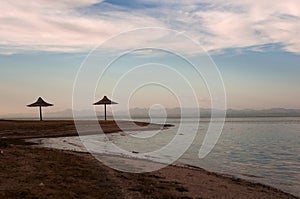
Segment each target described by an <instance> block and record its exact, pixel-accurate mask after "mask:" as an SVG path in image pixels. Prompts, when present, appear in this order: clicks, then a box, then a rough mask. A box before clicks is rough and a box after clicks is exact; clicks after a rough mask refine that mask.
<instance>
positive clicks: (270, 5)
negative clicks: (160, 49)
mask: <svg viewBox="0 0 300 199" xmlns="http://www.w3.org/2000/svg"><path fill="white" fill-rule="evenodd" d="M134 3H135V4H140V5H142V6H138V5H136V6H132V4H133V3H132V2H131V4H128V5H127V4H126V2H125V3H124V2H119V1H116V0H113V1H101V0H87V1H82V0H60V1H51V0H28V1H22V0H15V1H1V2H0V9H1V15H0V24H1V25H0V29H1V31H0V38H1V41H0V53H2V54H9V53H16V52H20V51H28V50H29V51H31V50H42V51H58V52H79V51H86V50H89V49H92V48H93V47H95V46H96V45H97V44H99V43H101V42H103V41H105V40H106V39H108V38H110V37H111V36H113V35H116V34H118V33H120V32H124V31H126V30H131V29H134V28H142V27H151V26H154V27H164V28H171V29H175V30H177V31H180V32H181V31H182V32H184V33H186V34H187V35H189V36H191V37H192V38H194V39H196V40H197V41H199V43H200V44H201V45H203V47H204V48H205V49H207V50H210V51H222V49H226V48H239V49H240V48H249V47H251V46H256V47H257V46H264V45H268V44H280V45H279V46H281V48H282V50H285V51H287V52H293V53H300V38H299V32H300V1H298V0H285V1H272V0H264V1H255V2H254V1H252V0H243V1H235V0H186V1H172V2H170V1H167V0H147V1H146V0H140V1H134ZM90 7H93V8H95V9H94V10H90V9H89V8H90ZM97 8H98V9H97ZM148 34H149V35H151V32H149V33H148ZM149 35H147V36H145V37H147V38H148V37H149ZM164 36H165V35H153V37H157V38H156V39H153V41H159V42H162V39H161V38H163V37H164ZM158 37H161V38H160V39H159V38H158ZM153 41H152V42H153ZM130 42H132V41H131V40H128V41H123V44H124V45H126V44H130ZM165 42H168V41H165ZM170 45H174V46H175V45H177V46H181V47H182V48H187V49H188V47H187V46H184V44H182V43H181V42H178V43H176V44H174V43H170ZM115 47H116V46H115ZM255 49H259V50H261V49H264V48H259V47H257V48H253V50H255ZM191 51H193V50H191Z"/></svg>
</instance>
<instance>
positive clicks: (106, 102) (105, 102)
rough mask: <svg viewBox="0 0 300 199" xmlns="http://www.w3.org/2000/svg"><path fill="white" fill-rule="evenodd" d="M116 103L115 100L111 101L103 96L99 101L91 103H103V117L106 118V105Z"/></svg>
mask: <svg viewBox="0 0 300 199" xmlns="http://www.w3.org/2000/svg"><path fill="white" fill-rule="evenodd" d="M107 104H108V105H112V104H118V103H117V102H113V101H111V100H110V99H108V98H107V97H106V96H104V97H103V98H102V99H101V100H100V101H98V102H96V103H94V104H93V105H104V119H105V120H106V105H107Z"/></svg>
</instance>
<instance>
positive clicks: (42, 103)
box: [27, 97, 53, 121]
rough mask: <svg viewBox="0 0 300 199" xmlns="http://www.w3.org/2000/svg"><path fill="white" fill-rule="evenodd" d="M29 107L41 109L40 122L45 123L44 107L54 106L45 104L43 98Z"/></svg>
mask: <svg viewBox="0 0 300 199" xmlns="http://www.w3.org/2000/svg"><path fill="white" fill-rule="evenodd" d="M27 106H28V107H40V121H43V114H42V107H48V106H53V104H49V103H47V102H45V101H44V100H43V99H42V98H41V97H39V98H38V100H37V101H36V102H34V103H32V104H29V105H27Z"/></svg>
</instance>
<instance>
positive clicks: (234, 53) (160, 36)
mask: <svg viewBox="0 0 300 199" xmlns="http://www.w3.org/2000/svg"><path fill="white" fill-rule="evenodd" d="M0 9H1V12H0V29H1V31H0V38H1V39H0V79H1V84H0V92H1V98H0V107H1V109H0V115H3V114H10V113H29V112H32V111H33V110H32V109H29V108H26V104H29V103H32V102H34V101H35V100H36V99H37V98H38V97H39V96H42V97H43V98H44V99H45V100H47V101H49V102H51V103H54V104H55V106H54V107H53V108H49V109H47V110H49V111H60V110H64V109H69V108H72V102H73V91H74V85H76V80H77V79H76V77H77V76H78V72H79V71H80V69H81V68H82V66H83V64H84V63H85V62H84V61H86V60H87V59H89V60H93V61H89V60H88V62H87V63H90V64H91V65H94V66H95V67H99V68H101V67H103V66H102V64H103V63H102V62H101V61H103V60H104V59H108V58H113V57H114V56H115V55H116V53H117V52H122V51H124V50H126V49H130V48H133V47H136V46H139V45H140V46H142V47H153V46H155V47H157V48H159V49H165V48H168V49H169V50H170V49H176V50H178V52H182V53H184V54H185V55H186V57H185V58H187V59H188V60H193V59H197V58H199V59H200V60H201V57H202V56H204V55H205V56H206V57H205V58H204V59H205V61H203V64H200V65H201V66H199V67H200V70H201V68H202V69H203V70H204V69H206V68H209V67H213V66H214V65H216V67H217V69H218V70H219V72H220V76H221V79H222V80H223V83H224V87H225V93H226V105H227V108H234V109H246V108H251V109H268V108H278V107H280V108H294V109H299V108H300V103H299V99H300V88H299V85H300V78H299V74H300V37H299V33H300V1H298V0H285V1H281V0H276V1H274V0H272V1H271V0H264V1H253V0H243V1H236V0H186V1H177V0H175V1H167V0H159V1H158V0H147V1H146V0H132V1H123V0H107V1H104V0H102V1H101V0H59V1H53V0H27V1H23V0H14V1H1V2H0ZM149 27H155V28H159V29H161V30H162V31H156V30H157V29H156V30H153V29H151V28H149ZM144 28H146V31H145V30H144V31H143V30H142V31H139V30H140V29H144ZM147 28H148V29H147ZM135 30H137V31H135ZM164 30H166V31H164ZM167 30H170V31H169V32H168V31H167ZM128 31H129V32H130V34H128ZM170 32H173V33H174V34H173V35H172V34H170ZM120 34H121V36H119V35H120ZM174 38H175V39H174ZM187 38H189V39H190V40H192V41H193V42H194V43H196V44H197V45H199V46H200V48H199V49H201V50H200V51H199V49H198V48H195V47H194V46H193V45H190V43H189V41H188V40H187ZM93 49H98V50H99V51H98V52H97V53H98V54H96V55H97V56H100V57H104V58H101V59H100V58H99V59H94V58H89V57H87V56H88V55H90V53H91V51H92V50H93ZM99 53H100V54H101V55H100V54H99ZM208 57H209V59H210V58H211V59H212V60H213V61H211V63H207V62H206V61H207V60H208ZM204 59H203V60H204ZM141 65H143V66H144V65H145V67H144V68H142V70H140V71H139V70H138V69H137V70H136V71H134V72H133V73H128V71H130V70H131V69H133V68H134V67H136V66H141ZM167 65H168V66H169V67H166V66H167ZM173 69H174V70H175V72H174V70H173ZM165 70H169V72H167V71H165ZM170 71H171V72H170ZM176 71H177V72H176ZM95 74H98V73H95ZM95 74H94V73H93V72H92V73H90V76H93V75H95ZM123 74H126V75H125V76H124V75H123ZM122 75H123V76H124V78H123V79H122V81H123V82H121V84H120V85H121V87H120V88H119V89H120V90H119V92H118V93H117V94H115V93H113V87H112V85H113V84H114V83H116V82H117V80H118V78H120V77H122ZM182 75H183V76H184V78H182ZM86 78H87V81H86V82H85V84H84V86H85V87H86V88H94V87H96V93H95V96H94V97H95V100H96V99H98V98H101V97H102V96H103V95H108V96H115V98H114V99H115V100H116V101H119V103H120V101H121V103H120V104H127V103H128V104H130V107H146V108H147V107H151V106H152V105H154V104H162V105H163V106H165V107H168V108H172V107H177V106H180V105H181V106H182V104H181V103H179V102H178V95H179V94H176V93H175V94H174V93H172V91H176V92H177V91H178V92H181V91H182V90H184V91H186V90H188V89H185V87H184V85H185V86H186V85H190V86H191V87H192V88H193V90H194V91H195V92H196V96H193V95H192V94H191V92H190V94H188V93H181V94H180V95H182V96H183V98H184V99H187V100H190V99H191V98H195V99H196V101H197V104H198V106H199V107H210V106H211V98H210V92H209V89H207V82H206V81H205V80H204V79H205V78H204V79H203V77H200V76H198V74H196V72H195V70H193V68H192V67H191V65H190V64H188V63H187V62H185V61H184V60H183V59H181V58H180V56H175V55H174V54H172V52H170V51H169V52H164V51H161V50H157V49H147V50H145V49H144V50H139V51H134V52H132V53H129V54H127V56H125V57H121V58H120V59H118V60H117V61H116V62H114V63H113V64H112V65H111V68H110V69H109V70H108V72H107V73H106V74H105V77H104V78H103V79H102V80H101V81H99V82H98V84H97V85H89V84H88V83H89V81H88V80H89V78H90V77H89V76H87V77H86ZM151 78H152V79H151ZM146 79H147V81H151V80H153V81H156V82H159V81H160V80H164V81H165V82H168V83H166V84H167V86H166V87H168V86H170V87H172V88H174V90H172V89H169V90H168V88H165V89H164V88H163V87H162V86H156V87H155V85H148V86H147V85H146V86H144V87H141V88H139V89H137V88H135V87H134V86H133V85H135V86H136V85H137V84H139V85H142V83H141V81H142V80H144V81H145V80H146ZM186 80H187V81H186ZM216 81H217V80H216ZM184 82H188V84H186V83H184ZM108 85H110V86H108ZM130 86H131V87H130ZM208 86H209V85H208ZM137 87H138V86H137ZM124 88H127V90H128V92H129V91H130V88H135V89H137V90H136V92H135V93H132V95H131V98H130V100H129V99H128V101H126V102H124V101H123V100H124V99H125V98H126V97H125V94H124V93H125V89H124ZM176 89H177V90H176ZM123 92H124V93H123ZM122 97H125V98H124V99H123V98H122ZM176 97H177V98H176ZM93 102H94V101H93ZM93 102H91V104H92V103H93ZM184 104H186V103H184ZM120 107H122V106H120ZM82 108H83V109H84V108H88V107H85V106H83V107H82ZM123 108H124V107H123Z"/></svg>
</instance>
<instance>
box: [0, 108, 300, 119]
mask: <svg viewBox="0 0 300 199" xmlns="http://www.w3.org/2000/svg"><path fill="white" fill-rule="evenodd" d="M199 110H200V115H201V117H210V116H211V109H205V108H201V109H197V108H183V109H180V108H168V109H166V111H164V110H160V109H151V110H150V113H149V109H147V108H133V109H130V111H129V112H130V115H131V117H133V118H145V117H146V118H148V117H149V116H151V117H165V116H166V115H167V116H168V117H173V118H176V117H180V115H181V113H183V115H184V116H185V117H197V113H198V111H199ZM215 112H216V113H217V116H218V115H220V113H221V111H220V110H215ZM76 113H77V114H78V115H80V117H82V118H86V119H88V118H92V114H91V110H80V111H76ZM96 114H97V115H98V116H99V118H102V117H103V113H102V112H97V113H96ZM108 115H111V113H110V112H108ZM126 115H127V113H126V111H119V112H117V113H116V114H115V118H120V119H121V118H123V119H126V118H127V117H126ZM226 115H227V117H229V118H230V117H300V109H284V108H272V109H264V110H254V109H241V110H236V109H228V110H227V111H226ZM37 117H38V115H37V113H35V112H34V113H30V114H25V113H24V114H6V115H1V116H0V118H2V119H13V118H15V119H21V118H24V119H25V118H26V119H30V118H37ZM44 117H45V118H57V119H71V118H73V113H72V110H71V109H66V110H63V111H58V112H48V113H44Z"/></svg>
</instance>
